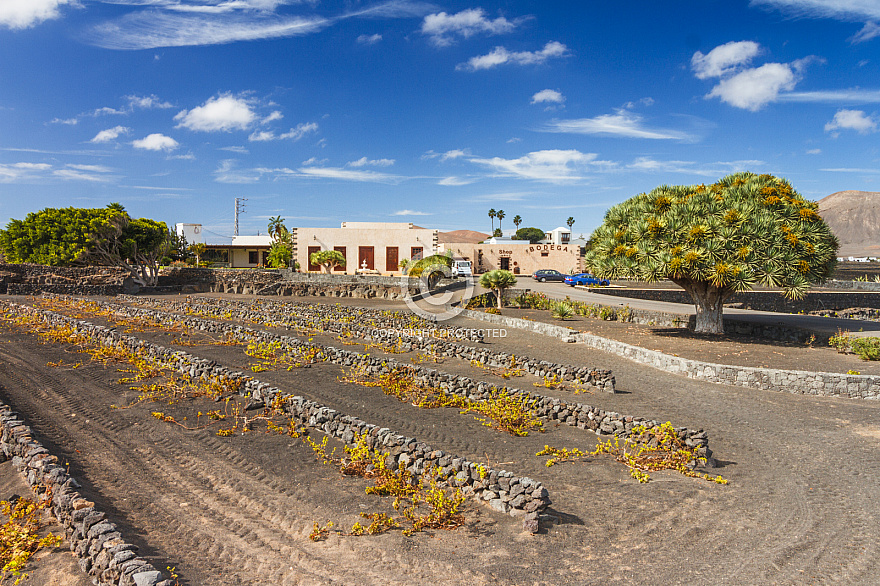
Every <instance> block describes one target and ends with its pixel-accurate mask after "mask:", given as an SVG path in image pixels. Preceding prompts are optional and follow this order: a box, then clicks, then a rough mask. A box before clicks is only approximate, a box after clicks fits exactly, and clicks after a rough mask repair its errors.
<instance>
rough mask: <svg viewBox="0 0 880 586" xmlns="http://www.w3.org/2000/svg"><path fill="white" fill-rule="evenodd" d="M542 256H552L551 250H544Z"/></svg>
mask: <svg viewBox="0 0 880 586" xmlns="http://www.w3.org/2000/svg"><path fill="white" fill-rule="evenodd" d="M541 256H550V253H549V252H542V253H541Z"/></svg>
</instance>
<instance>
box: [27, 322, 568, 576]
mask: <svg viewBox="0 0 880 586" xmlns="http://www.w3.org/2000/svg"><path fill="white" fill-rule="evenodd" d="M16 308H17V309H18V310H20V311H21V312H25V313H32V314H36V315H39V316H40V317H41V318H42V319H43V320H44V321H45V322H46V323H48V324H50V325H64V326H70V327H73V328H74V330H75V331H76V332H77V333H80V334H84V335H86V336H87V337H88V338H90V339H92V340H94V341H96V342H98V343H100V344H102V345H105V346H110V347H121V348H123V349H125V350H126V351H128V352H132V353H137V354H139V355H141V356H144V357H146V358H147V359H149V360H151V361H154V362H156V363H157V364H161V365H163V366H166V367H169V368H172V369H174V370H177V371H178V372H180V373H182V374H184V375H186V376H189V377H192V378H201V379H206V380H211V379H231V380H241V381H242V382H243V384H242V385H241V386H240V387H239V389H240V390H239V393H240V394H242V395H243V396H247V397H250V398H251V400H252V401H253V402H255V403H256V404H259V403H263V404H268V403H270V402H275V400H276V399H277V398H279V397H280V398H281V402H282V404H283V408H284V411H285V412H286V413H287V414H288V415H289V416H290V417H291V418H292V419H293V420H294V421H296V422H297V423H299V424H301V425H303V426H307V427H310V428H312V429H316V430H319V431H321V432H323V433H325V434H326V435H328V436H330V437H335V438H338V439H339V440H341V441H343V442H344V443H346V444H347V445H352V446H353V445H354V438H355V435H359V436H365V438H366V442H367V445H368V446H369V447H370V448H371V449H379V450H388V451H389V456H388V460H387V464H388V465H389V466H393V467H394V468H396V467H397V466H398V464H400V463H403V464H404V465H405V467H406V468H407V470H409V471H410V472H412V473H413V474H414V475H415V476H416V477H420V476H422V475H423V474H424V473H425V472H426V471H429V470H433V469H434V468H437V467H439V468H441V471H442V472H443V473H444V474H446V475H449V476H450V478H449V479H448V480H447V482H448V483H449V484H451V485H454V486H458V487H460V488H461V489H462V491H463V492H464V493H465V494H469V495H470V496H472V497H474V498H476V499H479V500H482V501H487V502H488V505H489V506H491V507H492V508H493V509H495V510H498V511H500V512H504V513H507V514H509V515H511V516H514V517H522V518H523V526H524V528H525V529H527V530H528V531H530V532H533V533H534V532H537V530H538V518H539V515H540V513H541V512H542V511H543V510H544V509H545V508H546V507H547V506H548V505H550V504H551V500H550V498H549V494H548V492H547V489H546V488H544V486H543V484H542V483H541V482H539V481H537V480H533V479H531V478H529V477H525V476H524V477H518V476H515V475H514V474H513V473H512V472H507V471H505V470H495V469H491V468H488V467H486V466H481V465H479V464H477V463H476V462H471V461H469V460H467V459H464V458H458V457H455V456H453V455H451V454H446V453H444V452H443V451H441V450H436V449H434V448H432V447H430V446H428V445H427V444H425V443H423V442H419V441H418V440H416V439H415V438H410V437H405V436H402V435H400V434H396V433H394V432H392V431H391V430H389V429H388V428H383V427H379V426H377V425H373V424H369V423H367V422H365V421H363V420H361V419H359V418H357V417H352V416H348V415H344V414H342V413H340V412H338V411H336V410H334V409H330V408H328V407H326V406H323V405H321V404H319V403H317V402H315V401H311V400H309V399H306V398H304V397H299V396H293V395H285V394H284V393H283V392H282V391H281V390H280V389H278V388H277V387H273V386H271V385H269V384H267V383H263V382H260V381H259V380H257V379H254V378H252V377H249V376H247V375H244V374H243V373H241V372H236V371H232V370H230V369H228V368H226V367H223V366H220V365H217V364H216V363H215V362H214V361H210V360H204V359H201V358H198V357H196V356H194V355H192V354H188V353H186V352H182V351H175V350H171V349H168V348H165V347H163V346H159V345H156V344H152V343H150V342H147V341H145V340H141V339H138V338H134V337H132V336H126V335H124V334H120V333H119V332H116V331H114V330H113V329H110V328H106V327H104V326H100V325H95V324H90V323H88V322H82V321H78V320H76V319H73V318H69V317H67V316H64V315H61V314H58V313H54V312H50V311H43V310H38V309H35V308H32V307H28V306H22V305H16ZM157 321H161V320H160V319H159V318H158V316H157ZM186 321H187V322H188V325H189V326H190V327H196V326H203V327H197V329H203V330H206V331H218V332H219V331H221V330H220V329H215V330H212V329H210V328H211V323H210V322H207V321H206V320H200V319H196V318H188V319H187V320H186ZM222 331H224V332H227V331H228V332H231V333H238V334H243V333H244V332H245V331H247V328H243V327H241V326H229V327H228V328H223V329H222ZM248 333H249V334H253V333H256V334H257V336H256V339H257V340H260V336H259V334H263V336H262V339H263V340H266V341H274V340H278V339H281V337H278V336H273V335H270V334H266V333H264V332H253V331H248ZM254 337H255V336H253V335H251V336H248V339H249V340H252V339H254ZM289 341H294V340H293V339H289ZM295 342H297V343H299V341H298V340H295ZM295 345H296V346H298V345H301V343H299V344H295ZM326 350H327V351H328V352H329V357H330V358H335V361H337V363H340V362H341V363H342V364H346V365H349V366H356V365H358V364H365V365H368V368H369V369H370V371H371V372H373V373H379V372H381V370H382V365H381V364H376V363H375V362H376V361H375V360H374V359H372V358H371V357H369V356H366V355H357V354H354V353H352V352H346V351H342V350H337V349H335V348H327V349H326ZM331 361H334V360H331ZM152 584H153V583H150V584H149V585H148V586H152Z"/></svg>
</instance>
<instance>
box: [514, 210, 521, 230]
mask: <svg viewBox="0 0 880 586" xmlns="http://www.w3.org/2000/svg"><path fill="white" fill-rule="evenodd" d="M520 224H522V218H520V217H519V214H517V215H515V216H513V225H514V226H516V229H517V230H519V225H520Z"/></svg>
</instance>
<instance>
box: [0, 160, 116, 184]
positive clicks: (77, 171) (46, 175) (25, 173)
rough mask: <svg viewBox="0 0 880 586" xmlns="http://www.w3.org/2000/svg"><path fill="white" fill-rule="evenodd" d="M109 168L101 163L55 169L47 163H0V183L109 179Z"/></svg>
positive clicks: (96, 180)
mask: <svg viewBox="0 0 880 586" xmlns="http://www.w3.org/2000/svg"><path fill="white" fill-rule="evenodd" d="M110 171H111V170H110V169H109V168H107V167H104V166H102V165H76V164H67V165H65V166H64V167H63V168H61V169H55V168H53V167H52V165H49V164H47V163H14V164H11V165H0V183H13V182H16V181H34V180H46V179H50V180H51V179H61V180H63V181H92V182H102V181H109V180H110V178H109V177H107V176H106V174H107V173H110Z"/></svg>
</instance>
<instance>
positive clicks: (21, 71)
mask: <svg viewBox="0 0 880 586" xmlns="http://www.w3.org/2000/svg"><path fill="white" fill-rule="evenodd" d="M878 131H880V2H877V1H876V0H751V1H749V0H699V1H692V0H678V1H675V2H671V1H670V2H657V1H656V0H651V1H647V0H646V1H627V0H622V1H620V2H587V1H584V0H572V1H554V2H516V1H495V2H489V1H485V2H459V1H448V2H420V1H409V0H391V1H385V2H383V1H378V2H373V1H361V0H349V1H347V2H336V1H334V2H330V1H323V0H105V1H98V0H0V224H5V223H6V222H7V221H8V219H9V218H23V217H24V216H25V215H26V214H27V213H28V212H31V211H37V210H39V209H42V208H45V207H66V206H76V207H103V206H104V205H106V204H107V203H109V202H113V201H117V202H121V203H122V204H123V205H125V207H126V208H127V209H128V211H129V212H130V213H131V214H132V215H133V216H136V217H140V216H146V217H151V218H154V219H158V220H164V221H166V222H168V223H169V224H172V223H175V222H188V223H201V224H203V225H204V226H205V227H206V229H207V230H208V231H209V232H208V234H209V240H210V241H216V242H222V241H224V239H223V238H222V236H229V235H231V234H232V223H233V211H234V199H235V198H236V197H244V198H247V199H248V201H247V202H246V208H245V209H246V213H245V214H244V215H242V216H241V220H240V233H241V234H256V233H257V231H261V232H262V233H265V230H266V224H267V223H268V219H269V217H271V216H276V215H281V216H282V217H284V218H285V219H286V221H287V224H288V226H297V225H298V226H338V225H339V222H341V221H384V222H388V221H405V222H406V221H411V222H414V223H416V224H418V225H422V226H426V227H432V228H439V229H441V230H453V229H474V230H482V231H488V229H489V227H490V219H489V217H488V215H487V211H488V210H489V209H490V208H494V209H496V210H498V209H503V210H504V211H505V214H506V217H505V219H504V220H503V225H504V227H505V228H510V227H513V224H512V218H513V217H514V216H515V215H517V214H518V215H520V216H522V218H523V226H537V227H540V228H543V229H550V228H553V227H556V226H559V225H563V224H564V223H565V220H566V218H568V217H569V216H572V217H574V218H575V221H576V223H575V225H574V232H575V233H576V234H578V233H580V232H583V233H585V234H588V233H589V232H591V231H592V230H593V229H594V228H595V227H596V226H598V225H599V224H600V223H601V221H602V217H603V215H604V213H605V210H607V209H608V207H610V206H611V205H614V204H616V203H619V202H621V201H623V200H625V199H627V198H629V197H631V196H633V195H635V194H637V193H640V192H642V191H647V190H650V189H652V188H653V187H655V186H657V185H661V184H693V183H703V182H706V183H708V182H711V181H714V180H715V179H717V178H719V177H721V176H723V175H726V174H727V173H730V172H733V171H738V170H751V171H754V172H760V173H772V174H775V175H779V176H783V177H786V178H788V179H789V180H790V181H791V182H792V184H793V185H794V186H795V188H796V189H798V190H799V191H800V192H801V193H803V194H804V195H805V196H807V197H808V198H810V199H815V200H818V199H821V198H822V197H824V196H826V195H829V194H831V193H833V192H835V191H841V190H845V189H858V190H866V191H880V150H878V137H880V134H878ZM497 224H498V222H497V220H496V221H495V225H496V226H497Z"/></svg>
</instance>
